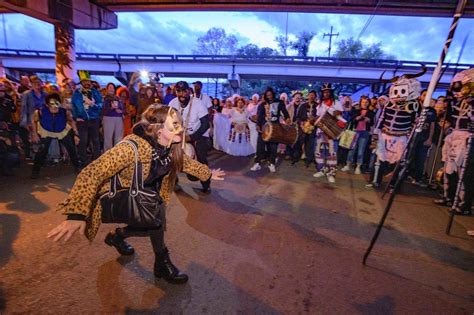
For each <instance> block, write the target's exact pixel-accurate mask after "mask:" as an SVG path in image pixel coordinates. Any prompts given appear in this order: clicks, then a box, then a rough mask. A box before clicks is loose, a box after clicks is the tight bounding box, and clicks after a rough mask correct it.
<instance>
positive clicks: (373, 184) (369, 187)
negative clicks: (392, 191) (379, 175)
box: [365, 183, 379, 190]
mask: <svg viewBox="0 0 474 315" xmlns="http://www.w3.org/2000/svg"><path fill="white" fill-rule="evenodd" d="M378 187H379V184H377V183H370V184H367V185H365V189H367V190H375V189H376V188H378Z"/></svg>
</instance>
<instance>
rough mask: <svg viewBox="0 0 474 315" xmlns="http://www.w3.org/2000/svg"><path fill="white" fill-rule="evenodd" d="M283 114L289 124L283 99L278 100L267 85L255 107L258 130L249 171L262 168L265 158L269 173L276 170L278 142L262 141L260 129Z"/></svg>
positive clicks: (277, 121) (274, 121) (277, 120)
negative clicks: (255, 149)
mask: <svg viewBox="0 0 474 315" xmlns="http://www.w3.org/2000/svg"><path fill="white" fill-rule="evenodd" d="M282 114H283V117H284V118H285V122H286V123H287V124H290V123H291V121H290V115H289V114H288V111H287V110H286V106H285V103H283V101H281V100H278V99H277V98H276V97H275V92H274V91H273V89H272V88H271V87H268V88H267V89H266V90H265V93H264V97H263V102H261V103H260V104H259V105H258V109H257V132H258V139H257V154H256V156H255V164H254V165H253V166H252V168H251V169H250V170H251V171H258V170H261V169H262V166H261V165H260V164H261V163H262V161H263V160H267V161H268V162H269V164H268V169H269V170H270V172H271V173H275V172H276V166H275V163H276V157H277V149H278V142H270V141H269V142H264V141H263V139H262V130H263V125H265V124H266V123H267V122H271V123H275V124H279V123H280V117H281V115H282Z"/></svg>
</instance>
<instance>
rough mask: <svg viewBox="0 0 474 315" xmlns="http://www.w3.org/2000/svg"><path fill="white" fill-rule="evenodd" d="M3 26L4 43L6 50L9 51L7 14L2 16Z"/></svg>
mask: <svg viewBox="0 0 474 315" xmlns="http://www.w3.org/2000/svg"><path fill="white" fill-rule="evenodd" d="M2 25H3V42H4V45H5V49H8V40H7V27H6V26H5V13H3V14H2Z"/></svg>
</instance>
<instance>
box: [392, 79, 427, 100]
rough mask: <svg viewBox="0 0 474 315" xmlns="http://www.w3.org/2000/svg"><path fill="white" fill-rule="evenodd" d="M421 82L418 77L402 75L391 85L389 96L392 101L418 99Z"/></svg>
mask: <svg viewBox="0 0 474 315" xmlns="http://www.w3.org/2000/svg"><path fill="white" fill-rule="evenodd" d="M420 92H421V84H420V82H419V81H418V80H416V79H407V78H406V77H405V76H401V77H400V78H399V79H398V80H397V81H395V82H394V83H393V84H392V86H390V92H389V97H390V101H391V102H392V103H398V102H406V101H413V100H416V99H417V98H418V97H419V96H420Z"/></svg>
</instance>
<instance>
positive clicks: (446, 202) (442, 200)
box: [433, 198, 453, 207]
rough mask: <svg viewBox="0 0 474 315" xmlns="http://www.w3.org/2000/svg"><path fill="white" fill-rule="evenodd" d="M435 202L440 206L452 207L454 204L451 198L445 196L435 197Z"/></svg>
mask: <svg viewBox="0 0 474 315" xmlns="http://www.w3.org/2000/svg"><path fill="white" fill-rule="evenodd" d="M433 203H434V204H436V205H438V206H447V207H451V206H452V205H453V204H452V202H451V200H447V199H445V198H440V199H435V200H433Z"/></svg>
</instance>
